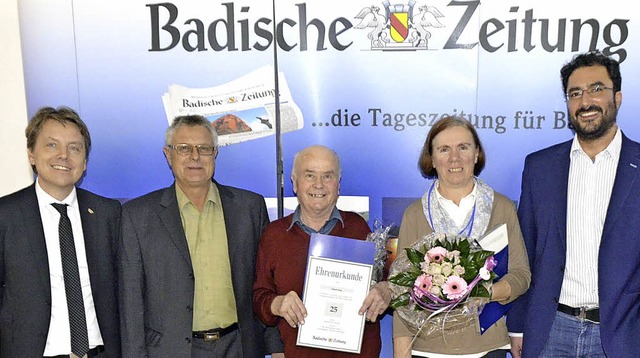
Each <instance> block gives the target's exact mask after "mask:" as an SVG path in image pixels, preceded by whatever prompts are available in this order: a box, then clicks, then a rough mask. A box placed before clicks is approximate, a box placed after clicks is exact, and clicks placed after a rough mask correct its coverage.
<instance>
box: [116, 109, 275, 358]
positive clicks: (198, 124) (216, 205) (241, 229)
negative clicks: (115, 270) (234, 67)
mask: <svg viewBox="0 0 640 358" xmlns="http://www.w3.org/2000/svg"><path fill="white" fill-rule="evenodd" d="M217 141H218V138H217V134H216V132H215V130H214V129H213V127H212V125H211V123H210V122H209V121H208V120H207V119H206V118H205V117H202V116H193V115H192V116H181V117H177V118H175V119H174V121H173V123H172V124H171V126H170V127H169V128H168V129H167V132H166V135H165V147H164V154H165V156H166V158H167V162H168V164H169V166H170V167H171V170H172V171H173V175H174V177H175V182H174V184H173V185H171V186H169V187H167V188H164V189H161V190H157V191H154V192H152V193H149V194H146V195H144V196H142V197H140V198H137V199H134V200H131V201H129V202H127V203H126V204H125V205H124V206H123V215H122V243H121V246H120V252H119V263H120V268H119V278H120V280H121V281H120V282H121V286H120V312H121V317H123V319H122V324H121V327H122V349H123V352H122V353H123V356H124V357H176V358H180V357H183V358H190V357H264V356H265V354H271V353H276V352H282V343H281V341H280V337H279V335H278V332H277V330H276V329H275V328H269V329H266V328H265V326H264V325H262V324H261V323H259V321H258V320H257V319H256V318H255V316H254V314H253V310H252V300H253V293H252V284H253V275H254V272H255V257H256V252H257V249H258V241H259V238H260V236H261V234H262V231H263V229H264V227H265V226H266V225H267V224H268V223H269V217H268V215H267V210H266V206H265V203H264V198H263V197H262V196H260V195H258V194H256V193H252V192H249V191H246V190H242V189H237V188H232V187H228V186H225V185H221V184H219V183H217V182H216V181H214V180H212V177H213V174H214V169H215V159H216V156H217V154H218V148H217Z"/></svg>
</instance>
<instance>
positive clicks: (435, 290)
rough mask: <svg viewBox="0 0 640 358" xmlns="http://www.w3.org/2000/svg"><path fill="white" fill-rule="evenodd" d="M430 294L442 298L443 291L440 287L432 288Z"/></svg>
mask: <svg viewBox="0 0 640 358" xmlns="http://www.w3.org/2000/svg"><path fill="white" fill-rule="evenodd" d="M429 292H431V293H432V294H434V295H436V296H442V289H440V286H431V288H430V289H429Z"/></svg>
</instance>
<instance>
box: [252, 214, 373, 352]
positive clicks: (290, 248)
mask: <svg viewBox="0 0 640 358" xmlns="http://www.w3.org/2000/svg"><path fill="white" fill-rule="evenodd" d="M340 215H341V216H342V220H343V221H344V227H343V226H342V224H341V223H340V222H338V223H337V224H336V226H335V227H334V228H333V230H331V232H330V233H329V235H333V236H341V237H348V238H352V239H358V240H364V239H365V238H366V237H367V234H368V233H369V232H371V230H370V229H369V226H368V225H367V222H366V221H365V220H364V219H363V218H362V217H361V216H359V215H358V214H356V213H352V212H346V211H340ZM292 218H293V215H289V216H287V217H284V218H282V219H279V220H276V221H274V222H272V223H271V224H269V226H267V228H266V229H265V231H264V233H263V234H262V238H261V239H260V249H259V250H258V259H257V264H256V279H255V282H254V284H253V310H254V311H255V313H256V314H257V316H258V318H259V319H260V320H261V321H262V322H264V323H265V324H267V325H269V326H274V325H276V324H277V325H278V330H279V331H280V337H281V338H282V341H283V342H284V353H285V356H286V357H296V358H298V357H301V358H303V357H314V358H318V357H331V358H334V357H356V356H358V357H371V358H374V357H375V358H378V357H379V356H380V349H381V346H382V343H381V340H380V324H379V322H378V321H376V323H370V322H368V323H367V324H366V326H365V329H364V337H363V341H362V349H361V354H360V355H355V354H352V353H343V352H336V351H330V350H323V349H315V348H309V347H299V346H296V337H297V335H298V329H297V328H291V326H289V324H288V323H287V321H286V320H285V319H284V318H282V317H278V316H274V315H273V314H271V302H272V301H273V299H274V298H275V297H276V296H279V295H285V294H287V293H288V292H289V291H295V292H296V293H297V294H298V296H300V297H302V289H303V286H304V273H305V269H306V267H307V257H308V252H309V239H310V235H308V234H307V233H305V232H304V231H303V230H302V229H301V228H300V227H299V226H298V225H294V226H293V227H292V228H291V230H289V231H287V228H288V227H289V226H290V225H291V220H292ZM313 309H314V307H307V310H313Z"/></svg>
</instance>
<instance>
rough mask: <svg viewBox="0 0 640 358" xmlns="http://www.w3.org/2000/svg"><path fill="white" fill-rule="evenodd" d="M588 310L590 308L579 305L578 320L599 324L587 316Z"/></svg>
mask: <svg viewBox="0 0 640 358" xmlns="http://www.w3.org/2000/svg"><path fill="white" fill-rule="evenodd" d="M594 309H595V308H594ZM588 311H590V309H588V308H587V307H585V306H582V307H580V314H579V315H578V318H580V320H582V321H587V322H591V323H597V324H599V323H600V322H596V321H592V320H590V319H588V318H587V312H588Z"/></svg>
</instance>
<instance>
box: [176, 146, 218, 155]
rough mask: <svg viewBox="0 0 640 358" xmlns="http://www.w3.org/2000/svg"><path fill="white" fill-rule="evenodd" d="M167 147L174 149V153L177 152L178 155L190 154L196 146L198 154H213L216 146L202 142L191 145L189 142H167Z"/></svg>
mask: <svg viewBox="0 0 640 358" xmlns="http://www.w3.org/2000/svg"><path fill="white" fill-rule="evenodd" d="M167 147H168V148H171V149H173V150H175V151H176V153H178V154H179V155H191V153H193V148H196V150H197V151H198V154H200V155H207V156H208V155H213V152H215V150H216V147H214V146H212V145H204V144H198V145H191V144H184V143H181V144H169V145H167Z"/></svg>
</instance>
